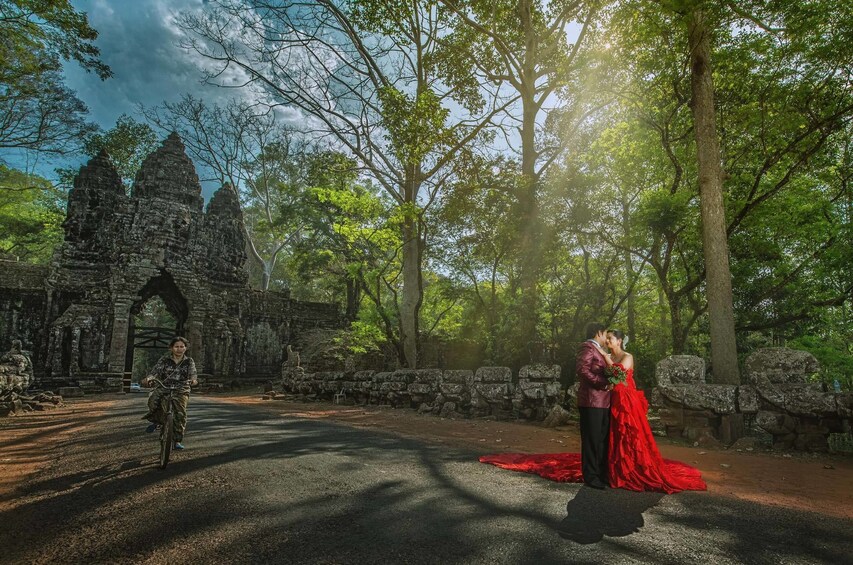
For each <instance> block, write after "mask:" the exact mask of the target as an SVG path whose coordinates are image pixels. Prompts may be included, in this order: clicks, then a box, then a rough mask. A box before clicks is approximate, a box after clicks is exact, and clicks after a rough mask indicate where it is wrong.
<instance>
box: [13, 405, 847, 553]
mask: <svg viewBox="0 0 853 565" xmlns="http://www.w3.org/2000/svg"><path fill="white" fill-rule="evenodd" d="M143 401H144V398H143V397H142V395H139V396H128V397H126V398H123V399H121V400H119V401H117V403H116V406H115V408H114V409H113V410H111V411H110V412H109V413H108V414H106V415H105V416H104V417H103V418H102V419H101V420H100V422H99V425H98V426H93V427H90V429H88V430H86V431H84V432H82V433H80V434H78V435H77V436H75V437H72V438H70V439H66V440H63V441H62V442H61V445H60V447H59V449H57V452H58V456H57V458H56V460H55V463H54V464H53V465H52V466H51V467H50V468H49V469H47V470H45V471H43V472H41V473H39V474H37V475H35V476H34V477H32V478H31V479H30V481H29V482H28V483H27V484H26V485H25V486H24V488H23V490H22V491H19V492H18V499H17V502H16V504H15V508H13V509H12V510H7V511H5V512H0V562H2V563H15V564H18V563H51V564H54V563H229V564H230V563H436V564H445V563H448V564H449V563H536V564H541V563H602V562H603V563H649V562H657V563H703V564H704V563H768V564H770V563H773V564H776V563H821V562H825V563H844V562H847V563H850V562H851V561H850V560H851V556H853V544H851V532H853V528H851V526H853V523H851V521H846V520H839V519H831V518H827V517H825V516H818V515H809V514H803V513H797V512H792V511H788V510H784V509H779V508H773V507H766V506H758V505H756V504H751V503H742V502H737V501H733V500H729V499H725V498H719V497H714V496H711V495H708V494H707V493H681V494H678V495H674V496H662V495H659V494H652V493H642V494H638V493H631V492H626V491H620V490H608V491H596V490H592V489H589V488H585V487H581V486H580V485H570V484H557V483H553V482H549V481H546V480H544V479H541V478H539V477H535V476H532V475H527V474H523V473H513V472H510V471H505V470H501V469H498V468H496V467H492V466H490V465H483V464H481V463H478V462H477V455H479V454H478V453H475V452H472V451H467V450H463V449H448V448H446V447H438V446H431V445H428V444H424V443H422V442H419V441H415V440H410V439H402V438H399V437H397V436H394V435H391V434H386V433H381V432H373V431H368V430H364V429H355V428H349V427H346V426H341V425H336V424H333V423H329V422H326V421H316V420H304V419H296V418H281V417H276V416H274V415H272V414H270V413H268V412H265V411H262V410H258V409H253V408H251V407H246V406H236V405H231V404H227V403H224V402H220V401H217V400H215V399H212V398H204V397H198V396H197V397H194V398H193V399H192V404H191V408H190V426H191V430H190V431H189V433H188V434H187V437H186V440H187V441H186V443H187V446H188V448H187V450H186V451H184V452H180V453H177V454H176V455H175V459H174V461H173V462H172V463H170V465H169V467H168V468H167V469H166V470H160V469H158V468H157V467H156V465H155V462H156V461H155V460H156V447H157V446H156V442H155V440H154V439H153V437H152V436H148V435H145V434H143V433H142V431H143V428H144V424H143V422H142V421H140V420H138V418H139V415H140V414H141V407H142V403H143ZM827 488H830V487H829V486H828V487H827Z"/></svg>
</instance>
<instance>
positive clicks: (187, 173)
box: [0, 133, 342, 389]
mask: <svg viewBox="0 0 853 565" xmlns="http://www.w3.org/2000/svg"><path fill="white" fill-rule="evenodd" d="M203 205H204V202H203V198H202V195H201V185H200V183H199V180H198V175H197V174H196V171H195V168H194V166H193V164H192V162H191V161H190V159H189V157H187V155H186V153H185V152H184V146H183V143H182V142H181V140H180V138H179V137H178V135H177V134H174V133H173V134H171V135H170V136H169V137H168V138H167V139H166V140H165V141H164V143H163V145H162V146H161V147H160V148H159V149H158V150H157V151H155V152H154V153H152V154H151V155H149V156H148V158H147V159H146V160H145V161H144V163H143V165H142V167H141V169H140V171H139V173H138V174H137V176H136V180H135V182H134V184H133V187H132V191H131V195H130V196H127V194H126V191H125V187H124V186H123V184H122V181H121V179H120V177H119V175H118V173H117V172H116V169H115V167H114V166H113V164H112V163H111V162H110V159H109V157H108V156H107V155H106V154H105V153H102V154H101V155H99V156H97V157H95V158H94V159H92V160H90V161H89V163H88V164H87V165H85V166H84V167H81V169H80V172H79V174H78V175H77V177H76V178H75V180H74V188H73V190H72V191H71V193H70V194H69V198H68V212H67V218H66V220H65V222H64V224H63V227H64V228H65V241H64V242H63V243H62V245H61V246H60V248H59V249H58V250H57V251H56V253H55V255H54V258H53V261H52V263H51V265H49V266H33V265H24V264H21V263H16V262H10V261H0V348H3V349H6V348H8V347H9V345H10V344H11V342H12V340H13V339H21V340H22V341H23V346H24V347H23V348H24V350H28V351H30V352H31V354H32V360H33V364H34V368H35V377H36V381H37V382H42V383H44V384H46V385H50V386H53V385H56V384H80V385H82V386H86V385H90V386H93V387H97V388H108V389H109V388H115V387H116V386H120V382H121V381H120V379H121V376H122V374H123V373H125V372H127V371H130V369H131V367H132V363H133V350H134V345H135V342H136V341H137V338H138V334H139V332H138V328H136V327H135V326H134V317H135V315H136V314H138V313H139V312H140V310H141V309H142V308H143V306H144V305H145V303H146V302H147V301H149V300H150V299H153V298H155V297H159V298H160V299H161V300H162V302H163V304H164V305H165V307H166V309H167V310H168V312H169V314H170V315H171V317H172V318H173V319H174V320H175V321H176V322H175V325H176V327H175V328H174V333H175V334H180V335H184V336H186V337H187V338H188V339H189V340H190V343H191V346H190V352H189V353H190V355H191V356H192V357H193V358H194V359H195V361H196V364H197V366H198V367H199V372H200V373H203V374H208V375H212V376H214V377H220V378H225V379H234V378H240V377H253V378H268V377H273V376H277V375H278V374H279V371H280V367H281V363H282V361H283V353H282V352H283V351H284V349H285V347H286V346H287V345H288V344H295V345H296V346H299V345H300V344H301V342H302V339H303V337H304V335H305V334H306V333H307V332H308V331H310V330H312V329H317V328H323V329H330V328H336V327H340V326H341V324H342V316H341V314H340V312H339V308H338V306H337V305H334V304H322V303H307V302H301V301H297V300H294V299H292V298H290V295H289V293H287V292H270V291H267V292H262V291H256V290H252V289H250V288H249V285H248V275H247V273H246V270H245V268H244V266H245V263H246V260H247V254H246V239H245V233H244V226H243V216H242V211H241V209H240V203H239V200H238V197H237V194H236V192H235V190H234V189H233V188H232V187H231V186H230V185H227V184H226V185H225V186H223V187H222V188H220V189H219V190H218V191H217V192H216V193H215V194H214V195H213V197H212V198H211V199H210V201H209V202H208V204H207V208H206V210H205V209H204V206H203ZM165 337H166V336H165V335H163V336H161V339H162V338H165Z"/></svg>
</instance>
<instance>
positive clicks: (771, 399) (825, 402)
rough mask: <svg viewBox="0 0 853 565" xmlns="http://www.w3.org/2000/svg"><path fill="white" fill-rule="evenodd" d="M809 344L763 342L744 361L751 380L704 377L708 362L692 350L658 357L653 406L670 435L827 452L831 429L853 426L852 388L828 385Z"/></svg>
mask: <svg viewBox="0 0 853 565" xmlns="http://www.w3.org/2000/svg"><path fill="white" fill-rule="evenodd" d="M819 370H820V365H819V364H818V362H817V360H816V359H815V358H814V357H813V356H812V355H811V354H810V353H807V352H805V351H796V350H792V349H787V348H768V349H760V350H757V351H755V352H754V353H752V354H751V355H750V356H749V357H748V358H747V359H746V362H745V365H744V381H745V384H743V385H739V386H735V385H718V384H708V383H706V382H705V363H704V361H703V360H702V359H700V358H698V357H693V356H689V355H679V356H672V357H668V358H666V359H664V360H662V361H661V362H660V363H658V366H657V370H656V373H655V376H656V378H657V382H658V386H657V387H656V388H655V389H654V390H653V391H652V396H651V405H652V407H653V408H656V409H658V411H659V415H660V423H661V426H662V428H663V429H664V431H665V433H666V435H668V436H670V437H680V438H687V439H688V440H691V441H695V442H698V443H700V444H711V445H713V444H717V443H720V444H723V445H731V444H733V443H734V442H736V441H737V440H738V439H739V438H741V437H749V438H752V441H754V442H757V443H759V444H761V445H766V446H770V447H773V448H774V449H790V448H794V449H798V450H806V451H824V450H826V449H827V445H828V443H827V440H828V438H829V436H830V434H835V433H845V432H849V429H850V426H849V418H850V417H851V415H853V393H849V392H844V393H842V392H829V391H826V390H825V388H824V386H823V385H822V384H821V383H819V382H813V381H811V379H810V377H811V376H812V375H814V374H815V373H817V372H818V371H819Z"/></svg>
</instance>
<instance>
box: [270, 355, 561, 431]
mask: <svg viewBox="0 0 853 565" xmlns="http://www.w3.org/2000/svg"><path fill="white" fill-rule="evenodd" d="M282 386H283V388H284V390H285V391H287V392H291V393H295V394H302V395H305V396H310V397H314V398H321V399H326V400H333V399H335V397H336V396H337V398H338V400H339V401H340V400H341V399H346V400H347V401H348V402H355V403H360V404H368V403H369V404H389V405H391V406H395V407H411V408H416V409H419V410H420V411H421V412H432V413H436V414H441V415H444V416H460V417H465V416H490V415H497V416H503V417H508V416H509V415H510V414H512V415H513V416H515V417H520V418H527V419H538V420H541V419H543V418H544V417H545V415H546V414H547V413H548V411H549V410H550V409H551V408H552V407H554V406H555V405H557V404H559V402H560V401H561V400H562V399H563V394H562V391H561V386H560V367H559V366H558V365H528V366H525V367H522V368H521V371H520V372H519V380H518V383H513V382H512V371H511V370H510V369H509V368H508V367H480V368H479V369H477V371H470V370H440V369H416V370H414V369H398V370H396V371H383V372H375V371H355V372H344V371H324V372H316V373H307V372H305V371H304V370H303V369H302V368H301V367H291V366H284V367H282Z"/></svg>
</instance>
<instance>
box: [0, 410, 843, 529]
mask: <svg viewBox="0 0 853 565" xmlns="http://www.w3.org/2000/svg"><path fill="white" fill-rule="evenodd" d="M209 398H212V399H218V400H221V401H225V402H233V403H238V404H244V405H249V406H255V407H260V408H263V409H265V410H271V411H273V412H275V413H277V414H281V415H287V416H295V417H300V418H312V419H329V420H332V421H335V422H340V423H342V424H346V425H349V426H354V427H359V428H370V429H380V430H386V431H389V432H393V433H397V434H399V435H402V436H407V437H413V438H418V439H421V440H424V441H426V442H428V443H432V444H444V445H449V446H458V447H469V448H475V449H477V450H482V451H486V452H490V453H499V452H528V453H549V452H561V451H579V450H580V435H579V433H578V428H577V425H576V424H570V425H568V426H563V427H558V428H544V427H541V426H539V425H536V424H530V423H518V422H498V421H494V420H483V419H477V420H454V419H446V418H438V417H436V416H431V415H422V414H418V413H417V412H415V411H414V410H407V409H396V410H395V409H392V408H390V407H387V406H339V405H334V404H329V403H295V402H287V401H284V402H282V401H269V400H262V399H261V397H260V394H252V395H240V396H219V395H215V396H214V395H211V396H209ZM112 402H113V401H112V400H110V399H109V398H108V397H102V398H98V399H88V398H87V399H83V400H72V401H69V402H67V404H66V405H65V406H63V407H60V408H58V409H56V410H52V411H49V412H34V413H30V414H25V415H21V416H15V417H11V418H5V419H0V510H2V509H3V507H5V506H7V504H8V501H9V498H10V495H11V494H12V493H13V491H14V489H15V488H16V486H17V485H19V484H21V483H22V482H23V481H24V480H25V479H26V477H27V476H28V475H30V474H32V473H35V472H37V471H38V470H39V469H41V468H42V467H44V466H45V465H46V464H47V463H48V462H49V461H50V460H51V459H52V457H53V455H52V453H53V450H54V449H56V445H57V441H56V440H57V439H58V438H60V437H64V436H67V435H69V434H73V433H76V432H79V431H80V430H82V429H84V428H85V427H87V426H90V425H94V423H96V422H97V419H98V417H99V415H100V414H103V413H104V412H105V411H106V410H108V409H109V407H110V404H111V403H112ZM658 441H659V447H660V450H661V453H662V454H663V456H664V457H666V458H668V459H676V460H679V461H683V462H685V463H689V464H691V465H693V466H695V467H697V468H699V469H700V470H701V471H702V476H703V477H704V479H705V481H706V482H707V483H708V492H709V493H711V494H715V495H720V496H728V497H734V498H738V499H742V500H750V501H753V502H757V503H760V504H766V505H772V506H782V507H786V508H792V509H800V510H805V511H810V512H816V513H820V514H825V515H828V516H835V517H839V518H846V519H853V457H850V456H836V455H829V454H802V453H791V454H780V453H773V452H758V451H755V452H747V451H743V452H737V451H727V450H724V449H711V448H703V447H689V446H684V445H676V444H673V443H671V442H669V441H667V440H661V439H659V440H658ZM507 472H509V471H507Z"/></svg>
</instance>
